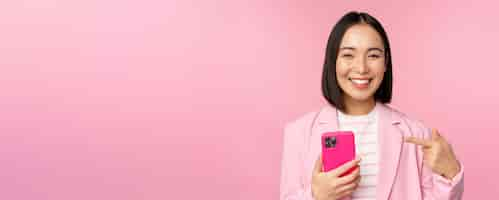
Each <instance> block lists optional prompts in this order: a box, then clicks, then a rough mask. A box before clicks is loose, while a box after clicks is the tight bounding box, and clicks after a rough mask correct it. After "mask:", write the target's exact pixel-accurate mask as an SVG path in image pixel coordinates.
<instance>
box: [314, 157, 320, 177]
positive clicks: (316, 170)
mask: <svg viewBox="0 0 499 200" xmlns="http://www.w3.org/2000/svg"><path fill="white" fill-rule="evenodd" d="M321 172H322V155H319V158H317V160H316V161H315V165H314V174H318V173H321Z"/></svg>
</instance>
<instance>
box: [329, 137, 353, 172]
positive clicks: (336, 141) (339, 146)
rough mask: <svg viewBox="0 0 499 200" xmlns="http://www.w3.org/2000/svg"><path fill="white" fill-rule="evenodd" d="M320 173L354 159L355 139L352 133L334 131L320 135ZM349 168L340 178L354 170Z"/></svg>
mask: <svg viewBox="0 0 499 200" xmlns="http://www.w3.org/2000/svg"><path fill="white" fill-rule="evenodd" d="M321 143H322V171H324V172H327V171H329V170H332V169H335V168H337V167H338V166H340V165H343V164H344V163H346V162H348V161H351V160H353V159H355V137H354V135H353V132H352V131H335V132H326V133H323V134H322V138H321ZM355 168H356V167H353V168H351V169H350V170H348V171H347V172H345V173H343V174H342V175H340V176H344V175H347V174H349V173H351V172H352V171H353V170H355Z"/></svg>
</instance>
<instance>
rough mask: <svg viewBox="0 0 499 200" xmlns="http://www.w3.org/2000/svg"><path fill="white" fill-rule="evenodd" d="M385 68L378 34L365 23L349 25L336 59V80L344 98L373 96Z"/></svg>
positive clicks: (368, 97)
mask: <svg viewBox="0 0 499 200" xmlns="http://www.w3.org/2000/svg"><path fill="white" fill-rule="evenodd" d="M385 71H386V66H385V48H384V45H383V40H382V39H381V36H380V35H379V33H378V32H377V31H376V30H375V29H374V28H372V27H371V26H370V25H367V24H356V25H353V26H352V27H350V28H349V29H348V30H347V31H346V32H345V34H344V36H343V39H342V40H341V43H340V49H339V52H338V58H337V59H336V79H337V80H338V84H339V86H340V88H341V89H342V90H343V92H344V93H343V95H344V98H345V101H350V100H354V101H367V100H371V99H373V98H374V93H375V92H376V90H377V89H378V88H379V86H380V85H381V82H382V80H383V76H384V73H385Z"/></svg>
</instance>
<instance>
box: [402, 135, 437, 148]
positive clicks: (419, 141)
mask: <svg viewBox="0 0 499 200" xmlns="http://www.w3.org/2000/svg"><path fill="white" fill-rule="evenodd" d="M404 140H405V142H408V143H412V144H416V145H421V146H423V147H431V142H430V141H428V140H424V139H419V138H417V137H406V138H405V139H404Z"/></svg>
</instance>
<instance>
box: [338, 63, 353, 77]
mask: <svg viewBox="0 0 499 200" xmlns="http://www.w3.org/2000/svg"><path fill="white" fill-rule="evenodd" d="M349 71H350V69H349V67H348V65H347V64H346V63H344V62H341V61H339V62H336V76H337V78H338V79H342V78H345V77H346V76H347V75H348V73H349Z"/></svg>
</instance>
